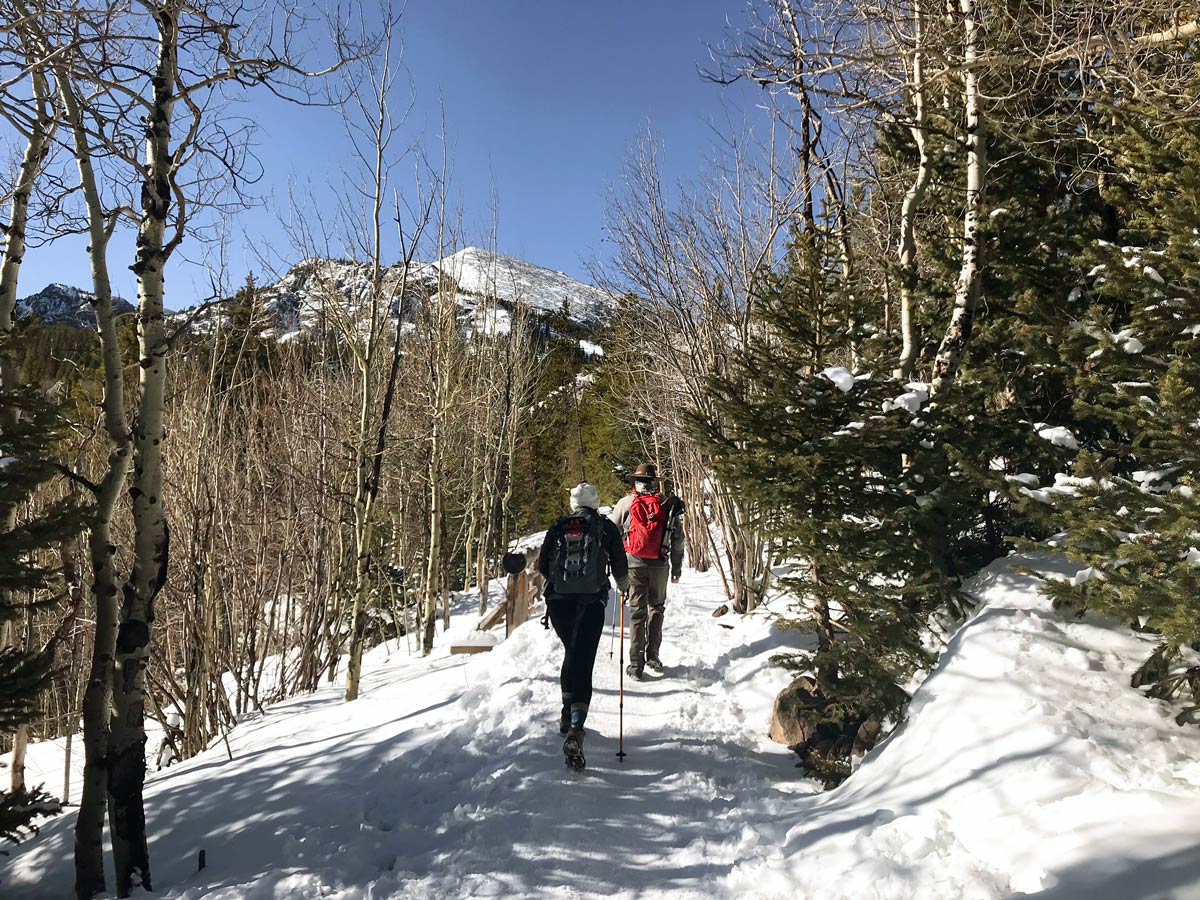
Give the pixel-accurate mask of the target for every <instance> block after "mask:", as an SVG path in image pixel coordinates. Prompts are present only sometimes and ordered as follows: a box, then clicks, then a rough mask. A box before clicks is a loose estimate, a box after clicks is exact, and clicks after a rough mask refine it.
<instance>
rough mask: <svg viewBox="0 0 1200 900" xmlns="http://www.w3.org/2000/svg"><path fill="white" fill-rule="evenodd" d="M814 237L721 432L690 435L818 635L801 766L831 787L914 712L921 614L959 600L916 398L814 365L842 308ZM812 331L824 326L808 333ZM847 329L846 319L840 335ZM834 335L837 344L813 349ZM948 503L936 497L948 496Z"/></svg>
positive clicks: (778, 294) (802, 620)
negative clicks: (780, 566)
mask: <svg viewBox="0 0 1200 900" xmlns="http://www.w3.org/2000/svg"><path fill="white" fill-rule="evenodd" d="M824 249H825V248H824V246H823V242H822V241H821V240H820V239H819V238H816V239H814V238H810V237H806V236H804V235H800V236H798V239H797V240H796V241H795V242H794V243H793V246H792V248H791V251H790V252H789V256H788V268H787V269H786V270H785V271H784V272H783V273H782V274H781V275H780V276H778V277H776V278H774V279H773V280H772V283H771V284H770V286H769V290H768V292H767V298H766V313H765V314H764V317H763V318H764V321H763V322H762V327H761V329H760V337H759V339H758V340H757V341H755V342H754V344H753V346H752V348H751V352H750V354H749V356H748V357H747V359H745V360H744V361H742V362H741V363H739V364H737V365H736V366H735V369H734V372H733V374H732V375H731V376H729V377H727V378H722V379H719V380H717V381H715V382H714V384H713V385H712V388H713V391H714V393H715V395H716V397H717V398H718V399H717V402H718V407H719V411H720V418H721V425H720V427H717V426H715V425H714V424H713V423H710V422H703V421H700V422H697V423H696V424H697V428H698V431H699V433H700V436H701V438H702V439H703V440H704V441H706V443H707V444H708V446H709V448H710V449H711V450H712V456H713V459H714V460H715V469H716V474H717V476H718V477H720V478H722V479H724V480H726V481H727V482H728V483H732V484H736V485H738V490H739V491H740V492H741V493H742V494H743V496H744V497H745V498H746V499H747V501H748V504H747V505H748V507H749V508H750V509H751V510H753V513H754V515H755V516H756V517H757V519H758V523H759V525H760V526H761V527H762V528H763V529H764V531H765V533H766V534H767V535H769V537H770V538H771V540H772V543H773V549H774V553H775V554H776V555H777V556H778V557H779V558H781V559H782V560H784V561H787V562H790V563H793V564H794V565H793V567H792V569H791V574H789V575H787V576H785V577H784V578H783V584H784V586H785V587H786V589H787V590H788V592H789V593H790V594H791V595H792V596H793V597H794V598H795V599H796V600H797V601H798V606H797V610H798V612H799V617H798V618H793V620H792V624H795V625H800V626H804V627H812V628H813V629H814V630H815V632H816V636H817V646H816V648H815V650H814V651H812V652H806V653H802V654H800V655H799V656H798V657H797V658H795V659H793V660H792V661H791V663H792V664H793V665H796V666H799V667H801V668H803V669H806V670H807V671H808V672H809V673H810V675H811V678H810V679H809V681H807V682H805V686H806V688H807V689H808V691H809V693H810V694H811V703H810V704H809V710H810V711H809V717H808V721H807V722H806V726H807V730H808V734H809V735H810V736H809V738H808V739H807V740H806V741H804V742H803V743H802V744H801V745H799V746H798V747H797V748H796V749H797V750H798V752H799V753H800V755H801V757H802V760H803V764H804V765H806V766H807V767H808V768H809V769H810V770H812V771H814V772H815V773H817V774H818V775H819V776H820V777H822V778H823V779H824V780H825V781H826V783H827V784H833V783H836V782H837V781H839V780H840V779H841V778H844V777H845V776H846V775H847V774H848V773H849V762H848V758H849V756H850V753H851V750H852V749H853V748H854V746H855V744H856V742H857V743H858V744H859V746H860V747H861V746H867V747H869V746H870V744H871V743H872V742H873V740H874V737H875V735H877V734H878V733H879V729H880V727H881V726H882V725H884V724H885V723H887V722H895V721H897V720H898V718H899V716H900V715H901V713H902V711H903V708H904V706H905V704H906V703H907V700H908V695H907V694H906V692H905V690H904V688H903V687H902V685H904V684H905V683H906V682H907V681H908V680H909V679H910V677H911V676H912V675H913V673H914V672H915V671H916V670H918V669H921V668H924V667H925V666H927V665H928V664H929V663H930V656H929V654H928V652H927V650H926V649H925V647H924V646H923V643H922V636H923V632H924V629H925V627H926V626H927V624H928V621H929V616H930V614H931V613H932V612H933V611H935V610H937V609H938V608H940V607H942V606H944V605H946V604H947V603H950V602H952V601H953V600H954V598H955V596H956V587H957V582H956V580H955V579H954V577H953V576H952V574H951V572H950V571H948V566H947V556H946V554H945V553H944V541H943V540H942V539H941V537H940V536H941V535H942V534H943V533H944V531H945V525H946V521H947V518H948V517H949V512H948V501H947V499H946V496H951V497H952V496H953V492H952V491H950V490H949V487H950V485H949V484H948V476H947V474H946V473H947V472H948V471H949V469H948V467H947V466H946V464H945V457H944V455H943V453H942V452H941V448H940V445H939V444H938V442H937V439H938V437H939V434H938V432H937V429H936V428H935V427H934V426H933V425H931V424H930V423H929V421H927V417H926V416H925V415H924V414H919V413H920V407H921V405H922V402H923V400H924V399H927V398H926V397H924V396H923V395H922V394H921V393H920V392H919V391H916V390H909V389H907V388H906V386H905V385H903V384H900V383H898V382H896V381H894V380H893V379H891V378H890V377H878V376H858V377H856V376H854V375H853V374H852V373H850V372H849V371H848V370H846V369H845V368H842V367H836V366H832V367H826V368H820V366H821V365H822V364H824V363H826V362H829V361H831V357H838V356H844V355H845V353H846V347H845V341H846V340H847V338H846V330H845V329H844V328H838V327H836V325H837V322H838V320H837V319H836V318H835V317H832V316H830V314H829V310H830V309H831V308H841V309H845V308H848V306H849V304H850V302H851V301H850V298H849V297H847V296H846V295H845V294H844V293H841V292H842V291H844V290H845V287H844V286H843V285H842V284H841V282H840V281H839V279H838V277H837V275H836V273H835V272H834V269H833V266H831V265H830V261H829V259H828V257H827V254H826V253H825V252H824ZM819 318H820V319H821V321H820V322H818V319H819ZM842 321H844V320H842ZM822 334H823V335H840V336H841V341H842V342H843V343H842V345H841V346H839V345H838V341H837V339H834V338H832V337H829V338H826V337H823V336H821V335H822ZM943 495H945V496H943Z"/></svg>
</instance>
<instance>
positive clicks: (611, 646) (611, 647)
mask: <svg viewBox="0 0 1200 900" xmlns="http://www.w3.org/2000/svg"><path fill="white" fill-rule="evenodd" d="M617 599H618V600H620V599H621V597H620V596H619V595H618V597H617ZM616 652H617V614H616V613H613V617H612V640H611V641H609V642H608V658H609V659H612V658H613V655H614V654H615V653H616Z"/></svg>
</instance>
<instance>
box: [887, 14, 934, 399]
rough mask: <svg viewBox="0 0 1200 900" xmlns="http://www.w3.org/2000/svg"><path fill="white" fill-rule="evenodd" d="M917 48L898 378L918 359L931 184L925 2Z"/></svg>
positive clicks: (903, 218)
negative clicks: (921, 215)
mask: <svg viewBox="0 0 1200 900" xmlns="http://www.w3.org/2000/svg"><path fill="white" fill-rule="evenodd" d="M913 40H914V41H915V49H914V50H913V63H912V83H913V87H912V104H913V124H912V127H911V128H910V129H909V130H910V132H911V134H912V138H913V143H914V144H915V145H916V148H917V171H916V174H915V175H914V177H913V181H912V184H910V185H909V186H908V190H907V191H906V192H905V194H904V202H903V203H902V204H901V207H900V337H901V341H902V344H901V349H900V359H899V362H898V363H897V366H896V371H895V375H896V377H897V378H901V379H907V378H908V377H910V376H911V375H912V371H913V366H914V364H915V362H916V358H917V340H916V333H915V328H916V326H915V324H914V322H913V304H914V303H915V302H916V298H915V293H916V285H917V241H916V217H917V210H918V209H919V208H920V206H921V200H922V199H923V198H924V196H925V189H926V188H927V187H928V186H929V175H930V168H929V146H928V135H927V129H926V112H925V58H924V56H925V54H924V52H923V49H922V48H923V46H924V31H923V23H922V20H921V4H920V0H917V2H915V3H914V4H913Z"/></svg>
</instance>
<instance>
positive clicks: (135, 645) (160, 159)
mask: <svg viewBox="0 0 1200 900" xmlns="http://www.w3.org/2000/svg"><path fill="white" fill-rule="evenodd" d="M181 7H182V2H181V0H170V2H167V3H163V4H161V5H158V6H156V7H155V8H154V10H153V15H154V18H155V21H156V24H157V26H158V59H157V64H156V66H155V72H154V77H153V79H152V83H153V98H152V102H151V104H150V111H149V114H148V116H147V121H146V158H145V162H144V164H143V165H144V169H143V180H142V200H141V216H140V221H139V224H138V239H137V253H136V257H135V261H134V265H133V272H134V275H136V276H137V284H138V314H137V318H138V354H139V377H138V397H137V414H136V424H135V427H134V433H133V448H134V459H133V466H134V483H133V487H132V488H131V491H130V494H131V498H132V501H133V526H134V546H133V569H132V572H131V573H130V576H129V579H128V581H127V582H126V583H125V586H124V588H123V589H122V590H123V593H124V599H123V602H122V607H121V623H120V626H119V627H118V630H117V646H116V658H115V663H114V679H113V715H112V733H111V736H110V741H109V766H108V809H109V831H110V835H111V840H112V849H113V863H114V867H115V870H116V888H117V894H118V896H121V897H126V896H129V894H130V892H131V891H132V890H133V888H134V887H135V886H140V887H141V888H142V889H144V890H152V889H153V888H152V886H151V878H150V851H149V847H148V845H147V840H146V814H145V809H144V806H143V800H142V793H143V787H144V784H145V779H146V727H145V702H146V697H145V691H146V684H145V672H146V665H147V661H148V657H149V652H150V639H151V628H152V627H153V623H154V601H155V598H156V597H157V595H158V592H159V591H160V590H161V589H162V585H163V583H164V581H165V580H166V573H167V565H168V558H169V532H168V529H167V521H166V518H165V515H164V513H163V504H162V488H163V470H162V441H163V436H164V431H163V398H164V394H165V389H166V379H167V359H166V352H167V342H166V331H165V328H164V320H163V289H164V271H163V269H164V266H165V265H166V261H167V258H168V257H169V256H170V252H171V250H173V249H174V247H173V246H171V247H169V246H168V243H167V240H166V228H167V216H168V214H169V212H170V210H171V205H172V200H173V191H174V184H173V181H172V177H173V165H174V159H173V154H172V151H171V125H172V119H173V115H174V108H175V102H176V98H175V89H176V81H177V74H178V52H179V15H180V10H181ZM176 215H177V216H182V215H184V210H182V209H177V210H176ZM177 234H178V232H177Z"/></svg>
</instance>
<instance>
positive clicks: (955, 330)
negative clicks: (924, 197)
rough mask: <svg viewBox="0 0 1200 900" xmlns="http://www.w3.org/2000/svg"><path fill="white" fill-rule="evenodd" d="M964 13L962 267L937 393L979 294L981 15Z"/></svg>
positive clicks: (970, 7) (951, 370) (963, 3)
mask: <svg viewBox="0 0 1200 900" xmlns="http://www.w3.org/2000/svg"><path fill="white" fill-rule="evenodd" d="M959 5H960V9H961V11H962V17H963V33H964V36H963V42H964V51H963V62H964V64H965V65H966V72H965V73H964V75H963V100H964V102H965V105H966V117H967V123H966V124H967V193H966V208H965V210H964V211H963V248H962V267H961V268H960V270H959V273H958V284H957V286H956V287H955V291H954V312H953V313H952V314H951V316H950V324H949V325H948V326H947V328H946V334H945V336H944V337H943V338H942V343H941V346H940V347H939V348H938V353H937V357H936V359H935V360H934V365H933V384H932V389H931V392H930V393H931V394H933V395H936V394H938V393H940V392H941V390H942V389H943V388H944V387H945V386H946V385H947V384H948V383H949V382H950V381H951V380H952V379H953V378H954V375H955V373H956V372H957V371H958V366H959V363H960V362H961V361H962V357H963V353H964V352H965V351H966V348H967V344H968V342H969V341H970V340H971V331H972V328H973V326H974V324H975V306H976V302H977V300H978V297H979V266H980V262H979V210H980V206H981V203H982V199H983V188H984V171H983V170H984V166H985V164H986V163H985V156H986V144H985V137H986V135H985V128H984V122H983V117H982V115H981V112H980V99H981V98H980V85H979V70H978V68H977V66H976V65H975V62H976V60H977V59H978V57H979V39H980V34H979V19H978V10H977V8H976V5H975V0H959Z"/></svg>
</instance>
